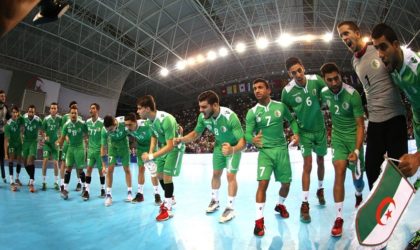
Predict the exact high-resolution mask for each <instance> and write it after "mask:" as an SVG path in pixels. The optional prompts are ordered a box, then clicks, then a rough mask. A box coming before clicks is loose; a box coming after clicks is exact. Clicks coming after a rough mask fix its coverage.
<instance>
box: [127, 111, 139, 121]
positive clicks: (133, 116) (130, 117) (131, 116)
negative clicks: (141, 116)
mask: <svg viewBox="0 0 420 250" xmlns="http://www.w3.org/2000/svg"><path fill="white" fill-rule="evenodd" d="M124 121H132V122H135V121H137V117H136V114H135V113H134V112H130V113H128V114H126V115H125V116H124Z"/></svg>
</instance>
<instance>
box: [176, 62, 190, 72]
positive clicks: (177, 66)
mask: <svg viewBox="0 0 420 250" xmlns="http://www.w3.org/2000/svg"><path fill="white" fill-rule="evenodd" d="M186 66H187V63H186V62H185V61H184V60H181V61H179V62H177V63H176V68H177V69H179V70H183V69H185V67H186Z"/></svg>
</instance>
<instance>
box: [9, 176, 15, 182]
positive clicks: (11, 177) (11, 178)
mask: <svg viewBox="0 0 420 250" xmlns="http://www.w3.org/2000/svg"><path fill="white" fill-rule="evenodd" d="M13 182H14V181H13V175H10V184H12V183H13Z"/></svg>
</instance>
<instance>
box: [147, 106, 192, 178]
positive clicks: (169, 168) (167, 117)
mask: <svg viewBox="0 0 420 250" xmlns="http://www.w3.org/2000/svg"><path fill="white" fill-rule="evenodd" d="M151 123H152V124H151V127H150V129H151V130H152V132H153V135H152V136H154V137H156V138H157V141H158V146H159V147H163V146H165V145H166V141H167V140H171V139H174V138H175V137H176V136H178V132H177V131H178V123H177V122H176V120H175V117H173V116H172V115H171V114H169V113H166V112H164V111H156V117H155V119H154V120H153V121H151ZM184 151H185V144H184V143H180V144H179V145H178V146H175V147H174V149H173V150H172V151H171V152H169V153H167V154H165V155H162V156H160V157H158V158H157V159H156V164H157V172H158V173H164V174H165V175H169V176H178V175H179V173H180V172H181V164H182V157H183V155H184Z"/></svg>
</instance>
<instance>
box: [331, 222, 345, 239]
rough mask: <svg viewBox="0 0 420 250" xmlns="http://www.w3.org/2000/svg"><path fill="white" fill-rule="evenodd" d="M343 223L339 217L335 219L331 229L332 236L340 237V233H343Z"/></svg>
mask: <svg viewBox="0 0 420 250" xmlns="http://www.w3.org/2000/svg"><path fill="white" fill-rule="evenodd" d="M343 223H344V221H343V219H341V218H340V217H338V218H337V219H335V222H334V226H333V227H332V229H331V235H332V236H333V237H340V236H341V234H342V233H343Z"/></svg>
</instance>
